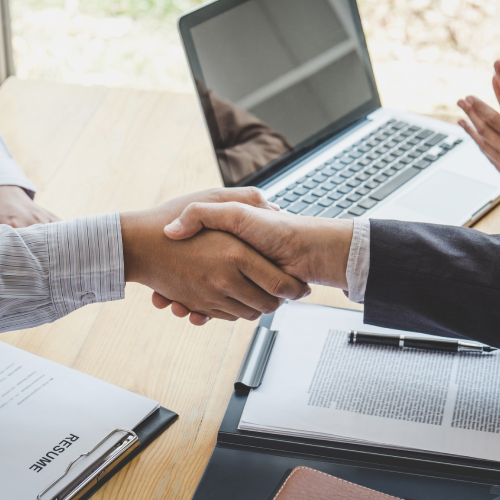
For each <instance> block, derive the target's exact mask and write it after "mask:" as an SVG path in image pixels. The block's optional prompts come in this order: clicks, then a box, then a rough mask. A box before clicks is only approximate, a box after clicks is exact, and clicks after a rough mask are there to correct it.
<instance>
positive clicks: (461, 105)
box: [457, 99, 465, 108]
mask: <svg viewBox="0 0 500 500" xmlns="http://www.w3.org/2000/svg"><path fill="white" fill-rule="evenodd" d="M464 104H465V103H464V101H462V99H460V101H458V102H457V105H458V106H459V107H460V108H463V107H464Z"/></svg>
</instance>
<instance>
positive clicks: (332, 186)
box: [321, 181, 337, 191]
mask: <svg viewBox="0 0 500 500" xmlns="http://www.w3.org/2000/svg"><path fill="white" fill-rule="evenodd" d="M321 187H322V188H323V189H326V190H327V191H331V190H332V189H335V188H336V187H337V186H336V185H335V184H333V183H331V182H330V181H328V182H325V183H324V184H323V185H322V186H321Z"/></svg>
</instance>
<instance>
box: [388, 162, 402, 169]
mask: <svg viewBox="0 0 500 500" xmlns="http://www.w3.org/2000/svg"><path fill="white" fill-rule="evenodd" d="M405 167H406V165H405V164H404V163H401V162H398V163H395V164H394V165H393V166H392V167H391V168H395V169H396V170H402V169H403V168H405Z"/></svg>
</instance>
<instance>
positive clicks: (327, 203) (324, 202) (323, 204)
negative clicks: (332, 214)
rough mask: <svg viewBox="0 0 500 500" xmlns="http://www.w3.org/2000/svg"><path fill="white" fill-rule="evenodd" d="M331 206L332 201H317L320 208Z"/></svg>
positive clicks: (324, 199) (328, 199)
mask: <svg viewBox="0 0 500 500" xmlns="http://www.w3.org/2000/svg"><path fill="white" fill-rule="evenodd" d="M332 204H333V200H331V199H330V198H323V199H322V200H320V201H318V205H321V206H322V207H329V206H330V205H332Z"/></svg>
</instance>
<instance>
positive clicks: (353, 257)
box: [346, 219, 370, 302]
mask: <svg viewBox="0 0 500 500" xmlns="http://www.w3.org/2000/svg"><path fill="white" fill-rule="evenodd" d="M369 271H370V221H369V220H366V219H354V228H353V235H352V242H351V249H350V251H349V259H348V261H347V270H346V278H347V285H348V287H349V290H348V291H347V292H346V295H347V297H349V300H352V301H353V302H363V301H364V300H365V291H366V282H367V281H368V272H369Z"/></svg>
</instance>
